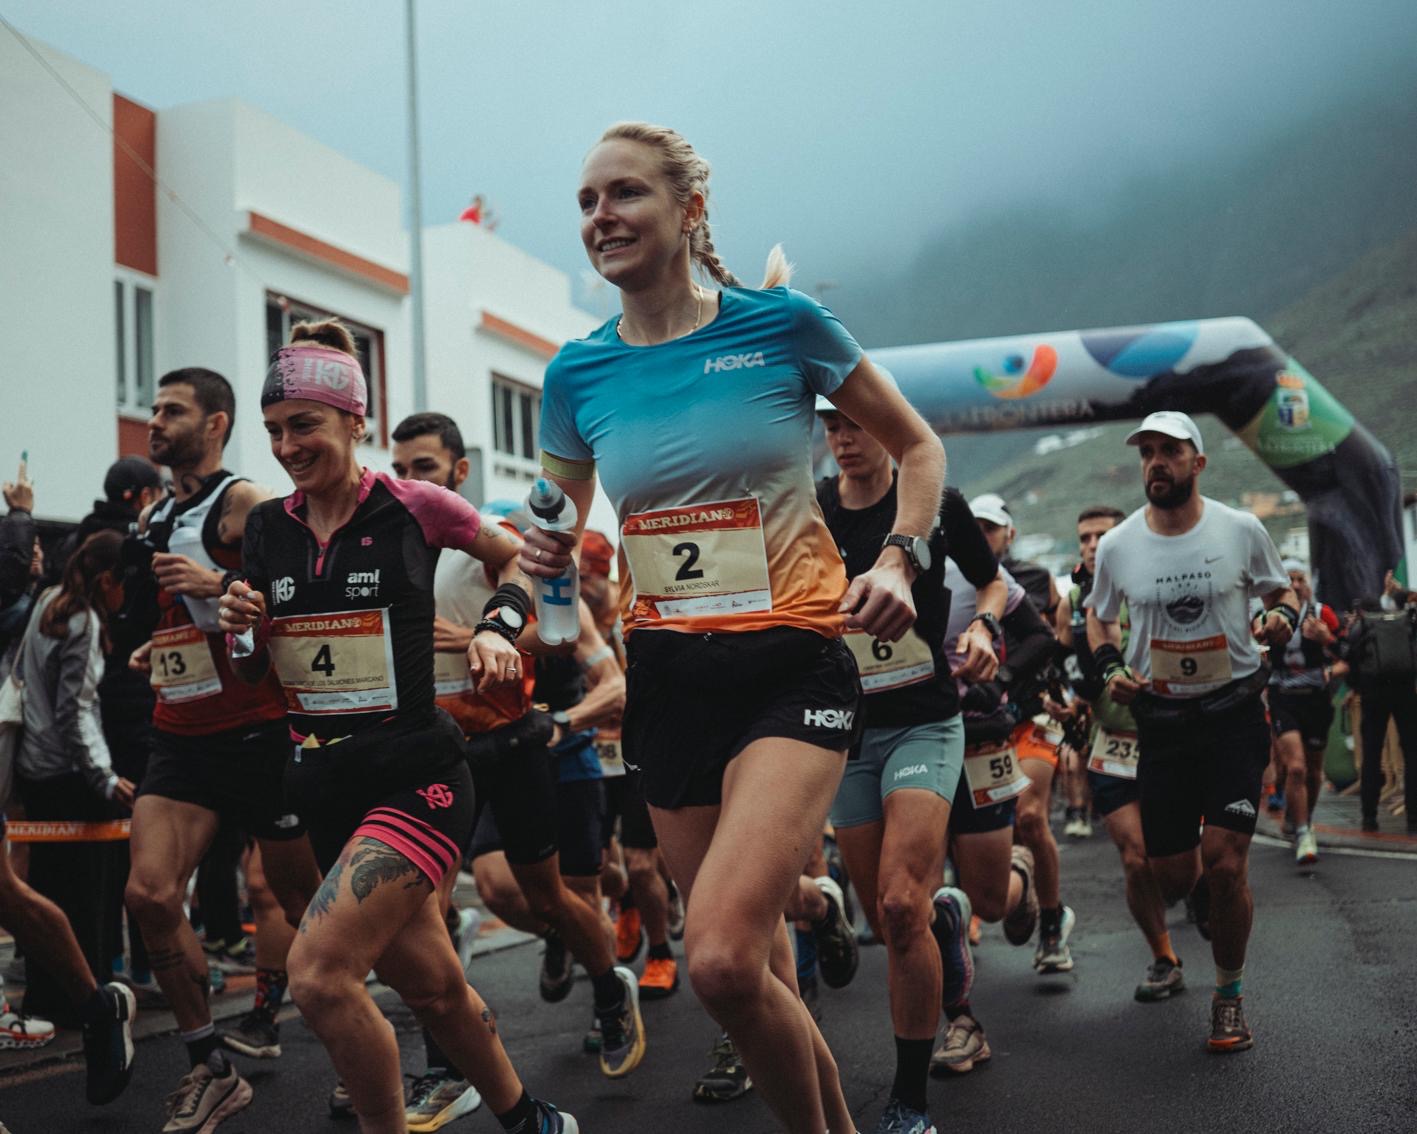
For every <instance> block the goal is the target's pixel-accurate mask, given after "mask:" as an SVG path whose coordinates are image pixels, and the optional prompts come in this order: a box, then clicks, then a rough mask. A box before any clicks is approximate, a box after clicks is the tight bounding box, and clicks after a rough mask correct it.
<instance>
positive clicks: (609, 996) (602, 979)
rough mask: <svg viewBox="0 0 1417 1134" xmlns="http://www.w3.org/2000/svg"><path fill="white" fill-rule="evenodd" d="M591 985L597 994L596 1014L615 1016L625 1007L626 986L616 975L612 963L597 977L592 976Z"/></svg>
mask: <svg viewBox="0 0 1417 1134" xmlns="http://www.w3.org/2000/svg"><path fill="white" fill-rule="evenodd" d="M590 986H591V989H592V991H593V992H594V994H595V1014H596V1015H597V1016H601V1017H604V1016H615V1015H618V1014H619V1013H620V1012H623V1011H624V1009H625V986H624V985H623V984H622V983H621V982H620V978H619V977H618V976H616V975H615V967H614V966H613V965H612V966H611V967H610V968H608V969H606V970H605V971H604V972H603V973H601V974H600V975H599V976H597V977H591V978H590Z"/></svg>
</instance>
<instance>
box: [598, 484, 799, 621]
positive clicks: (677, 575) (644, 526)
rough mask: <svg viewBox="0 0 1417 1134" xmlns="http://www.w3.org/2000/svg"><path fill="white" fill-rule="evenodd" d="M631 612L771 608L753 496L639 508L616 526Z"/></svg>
mask: <svg viewBox="0 0 1417 1134" xmlns="http://www.w3.org/2000/svg"><path fill="white" fill-rule="evenodd" d="M621 535H622V536H623V542H622V543H621V546H622V547H623V548H624V549H625V557H626V559H628V560H629V563H630V575H631V577H632V578H633V580H634V584H635V604H634V608H633V613H634V615H635V617H636V618H643V619H649V620H655V619H661V618H694V617H703V616H706V615H724V614H749V613H753V612H758V611H767V610H771V609H772V584H771V582H770V580H769V578H768V555H767V547H766V545H765V544H764V542H763V517H762V511H761V509H760V508H759V506H758V501H757V498H756V497H752V496H750V497H746V498H745V499H742V500H720V501H717V502H714V503H709V504H690V505H685V506H684V507H682V508H664V509H661V510H659V511H657V512H637V513H635V514H634V515H631V516H628V517H626V519H625V523H624V526H623V527H622V528H621Z"/></svg>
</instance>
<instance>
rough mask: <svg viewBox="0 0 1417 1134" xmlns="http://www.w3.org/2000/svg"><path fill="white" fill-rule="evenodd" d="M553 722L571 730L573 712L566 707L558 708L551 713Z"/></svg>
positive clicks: (566, 729)
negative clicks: (569, 711)
mask: <svg viewBox="0 0 1417 1134" xmlns="http://www.w3.org/2000/svg"><path fill="white" fill-rule="evenodd" d="M551 723H552V724H554V725H560V726H561V728H562V729H564V730H565V731H567V732H569V731H570V730H571V714H570V713H568V712H566V710H565V709H557V710H556V711H555V712H554V713H552V714H551Z"/></svg>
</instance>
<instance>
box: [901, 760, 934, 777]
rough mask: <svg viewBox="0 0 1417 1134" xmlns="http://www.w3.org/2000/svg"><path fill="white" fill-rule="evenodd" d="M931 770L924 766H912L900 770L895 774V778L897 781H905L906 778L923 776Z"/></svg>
mask: <svg viewBox="0 0 1417 1134" xmlns="http://www.w3.org/2000/svg"><path fill="white" fill-rule="evenodd" d="M929 770H930V769H929V768H927V767H926V766H925V765H924V764H911V765H910V766H909V767H908V768H901V769H899V770H898V771H897V772H896V774H895V778H896V779H897V780H903V779H905V778H906V776H923V775H924V774H925V773H926V772H928V771H929Z"/></svg>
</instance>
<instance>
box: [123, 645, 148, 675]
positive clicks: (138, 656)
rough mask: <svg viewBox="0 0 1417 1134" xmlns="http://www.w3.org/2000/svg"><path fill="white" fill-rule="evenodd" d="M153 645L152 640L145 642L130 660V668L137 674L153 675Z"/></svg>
mask: <svg viewBox="0 0 1417 1134" xmlns="http://www.w3.org/2000/svg"><path fill="white" fill-rule="evenodd" d="M152 656H153V644H152V640H151V639H149V640H148V641H146V642H144V643H143V644H142V645H141V646H139V647H138V648H137V649H136V650H134V651H133V653H132V654H131V655H130V656H129V658H128V668H129V669H131V670H134V671H136V672H137V673H152V671H153V662H152Z"/></svg>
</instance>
